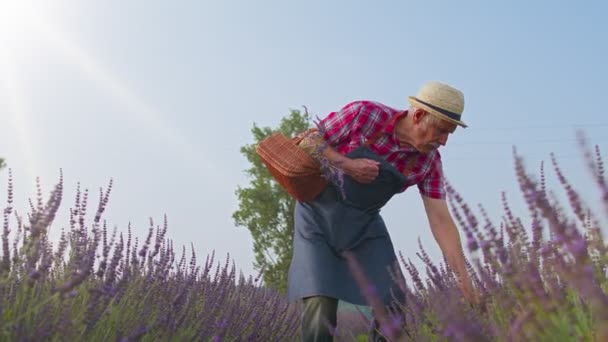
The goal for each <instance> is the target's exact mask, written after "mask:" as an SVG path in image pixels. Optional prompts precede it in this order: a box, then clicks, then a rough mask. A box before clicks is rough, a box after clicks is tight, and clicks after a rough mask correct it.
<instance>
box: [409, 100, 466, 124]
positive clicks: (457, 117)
mask: <svg viewBox="0 0 608 342" xmlns="http://www.w3.org/2000/svg"><path fill="white" fill-rule="evenodd" d="M415 99H416V101H418V102H420V103H422V104H423V105H426V106H428V107H430V108H432V109H434V110H436V111H438V112H439V113H441V114H443V115H445V116H447V117H448V118H450V119H452V120H456V121H460V114H456V113H454V112H450V111H449V110H445V109H443V108H439V107H437V106H434V105H432V104H430V103H427V102H424V101H422V100H421V99H419V98H417V97H416V98H415Z"/></svg>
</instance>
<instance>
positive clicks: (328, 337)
mask: <svg viewBox="0 0 608 342" xmlns="http://www.w3.org/2000/svg"><path fill="white" fill-rule="evenodd" d="M303 304H304V310H303V313H302V325H301V330H302V341H303V342H333V340H334V338H333V331H334V330H335V328H336V324H337V321H338V300H337V299H335V298H331V297H324V296H314V297H307V298H304V300H303ZM369 337H370V341H373V342H383V341H387V339H385V338H384V337H383V336H382V335H380V333H379V331H378V322H377V321H376V320H374V327H373V329H372V331H370V335H369Z"/></svg>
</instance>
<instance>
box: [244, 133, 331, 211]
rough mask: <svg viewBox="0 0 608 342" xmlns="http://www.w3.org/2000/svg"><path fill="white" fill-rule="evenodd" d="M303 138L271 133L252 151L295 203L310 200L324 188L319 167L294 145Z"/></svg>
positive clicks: (324, 183)
mask: <svg viewBox="0 0 608 342" xmlns="http://www.w3.org/2000/svg"><path fill="white" fill-rule="evenodd" d="M302 138H303V135H302V134H301V135H298V136H296V137H294V138H287V137H285V136H284V135H282V134H281V133H278V132H277V133H273V134H272V135H271V136H269V137H268V138H266V139H264V140H263V141H262V142H260V143H259V144H258V145H257V146H256V152H257V153H258V155H259V156H260V158H261V159H262V162H263V163H264V165H266V168H267V169H268V171H270V174H272V176H273V177H274V179H275V180H276V181H277V182H278V183H279V184H280V185H281V186H282V187H283V188H284V189H285V190H286V191H287V192H288V193H289V194H290V195H291V196H292V197H293V198H295V199H296V200H298V201H301V202H305V201H309V200H312V199H314V198H315V197H316V196H317V195H318V194H319V193H320V192H321V191H323V188H325V186H326V185H327V180H326V179H325V178H324V177H323V176H322V174H321V170H320V164H319V162H318V161H317V160H315V159H314V158H312V156H311V155H310V154H309V153H308V152H306V151H305V150H304V149H302V148H301V147H300V146H298V144H299V143H300V141H301V140H302Z"/></svg>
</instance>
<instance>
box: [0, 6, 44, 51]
mask: <svg viewBox="0 0 608 342" xmlns="http://www.w3.org/2000/svg"><path fill="white" fill-rule="evenodd" d="M35 19H36V13H35V11H34V8H33V7H32V5H31V3H30V2H28V1H27V0H0V44H2V45H5V44H6V43H7V42H10V41H13V42H14V41H18V40H19V38H20V37H21V36H22V34H23V32H24V31H25V30H27V28H28V27H29V26H30V25H32V23H34V22H35ZM3 47H6V46H3Z"/></svg>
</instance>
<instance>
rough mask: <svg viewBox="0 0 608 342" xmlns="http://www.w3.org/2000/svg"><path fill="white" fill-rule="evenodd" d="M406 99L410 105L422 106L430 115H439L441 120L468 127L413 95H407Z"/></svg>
mask: <svg viewBox="0 0 608 342" xmlns="http://www.w3.org/2000/svg"><path fill="white" fill-rule="evenodd" d="M407 100H408V102H409V103H410V104H411V105H414V106H416V107H418V108H422V109H424V110H426V111H427V112H429V113H431V114H432V115H435V116H437V117H439V118H440V119H442V120H445V121H448V122H451V123H453V124H456V125H458V126H461V127H463V128H467V127H469V126H468V125H467V124H465V123H464V122H463V121H460V120H454V119H452V118H450V117H448V116H447V115H444V114H442V113H441V112H438V111H436V110H435V109H433V108H431V107H429V106H427V105H425V104H424V103H422V102H420V101H418V99H417V98H416V97H415V96H408V98H407Z"/></svg>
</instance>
